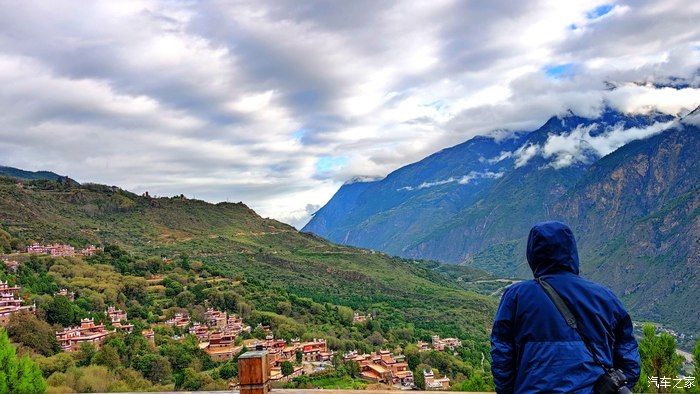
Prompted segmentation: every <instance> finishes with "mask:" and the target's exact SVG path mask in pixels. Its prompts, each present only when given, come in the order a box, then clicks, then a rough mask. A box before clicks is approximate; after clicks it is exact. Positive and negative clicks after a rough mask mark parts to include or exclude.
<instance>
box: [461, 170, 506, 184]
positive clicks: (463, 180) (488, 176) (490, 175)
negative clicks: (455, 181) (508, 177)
mask: <svg viewBox="0 0 700 394" xmlns="http://www.w3.org/2000/svg"><path fill="white" fill-rule="evenodd" d="M502 176H503V172H492V171H485V172H477V171H471V172H470V173H469V174H467V175H465V176H463V177H462V178H460V180H459V184H460V185H466V184H468V183H470V182H471V181H473V180H474V179H480V178H482V179H483V178H486V179H498V178H500V177H502Z"/></svg>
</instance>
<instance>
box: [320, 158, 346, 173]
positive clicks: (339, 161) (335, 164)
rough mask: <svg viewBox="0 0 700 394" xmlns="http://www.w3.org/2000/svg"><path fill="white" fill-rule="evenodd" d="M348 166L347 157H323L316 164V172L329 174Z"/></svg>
mask: <svg viewBox="0 0 700 394" xmlns="http://www.w3.org/2000/svg"><path fill="white" fill-rule="evenodd" d="M346 164H348V158H347V157H346V156H321V158H320V159H318V161H317V162H316V171H318V172H329V171H332V170H335V169H338V168H340V167H343V166H344V165H346Z"/></svg>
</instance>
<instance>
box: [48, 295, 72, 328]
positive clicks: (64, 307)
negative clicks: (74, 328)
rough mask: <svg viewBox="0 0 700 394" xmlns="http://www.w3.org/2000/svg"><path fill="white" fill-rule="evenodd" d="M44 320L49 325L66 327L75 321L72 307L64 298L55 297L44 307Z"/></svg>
mask: <svg viewBox="0 0 700 394" xmlns="http://www.w3.org/2000/svg"><path fill="white" fill-rule="evenodd" d="M46 320H47V321H48V322H49V323H51V324H60V325H62V326H64V327H68V326H70V325H72V324H73V322H74V321H75V314H74V310H73V305H71V302H70V300H69V299H68V298H66V297H64V296H55V297H54V298H53V300H52V301H51V302H50V303H49V304H48V305H47V306H46Z"/></svg>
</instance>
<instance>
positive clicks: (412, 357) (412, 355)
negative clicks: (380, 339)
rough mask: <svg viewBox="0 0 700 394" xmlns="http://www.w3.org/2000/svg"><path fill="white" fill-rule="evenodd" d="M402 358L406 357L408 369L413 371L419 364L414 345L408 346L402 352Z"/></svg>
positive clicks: (418, 355)
mask: <svg viewBox="0 0 700 394" xmlns="http://www.w3.org/2000/svg"><path fill="white" fill-rule="evenodd" d="M403 354H404V356H406V362H407V363H408V368H409V369H410V370H413V369H414V368H416V366H418V364H420V351H419V350H418V346H416V345H413V344H411V345H408V346H406V349H404V351H403Z"/></svg>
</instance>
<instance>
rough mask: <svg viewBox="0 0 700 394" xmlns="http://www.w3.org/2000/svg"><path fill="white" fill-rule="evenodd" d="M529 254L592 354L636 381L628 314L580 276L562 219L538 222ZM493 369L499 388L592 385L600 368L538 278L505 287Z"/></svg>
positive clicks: (575, 389)
mask: <svg viewBox="0 0 700 394" xmlns="http://www.w3.org/2000/svg"><path fill="white" fill-rule="evenodd" d="M527 261H528V263H529V265H530V268H531V269H532V273H533V275H534V277H535V278H541V279H543V280H545V281H546V282H547V283H549V284H550V285H551V287H553V288H554V289H555V290H556V292H557V293H558V294H559V296H560V297H561V298H562V299H563V300H564V302H565V303H566V305H567V306H568V307H569V309H570V310H571V312H573V314H574V315H575V316H576V319H577V324H578V327H579V330H580V331H582V333H583V334H584V335H585V336H586V338H587V339H588V341H589V342H590V345H591V348H592V349H591V350H593V351H595V352H596V355H597V358H598V359H599V360H600V361H601V362H602V363H604V364H605V365H607V366H612V367H613V368H615V369H620V370H621V371H622V372H623V373H624V374H625V377H626V378H627V386H628V387H630V388H631V387H632V386H634V384H635V383H636V382H637V380H638V379H639V368H640V363H639V351H638V349H637V341H636V340H635V338H634V335H633V332H632V320H631V319H630V316H629V314H628V313H627V311H625V308H624V307H623V306H622V303H621V302H620V300H619V299H618V298H617V297H616V296H615V295H614V294H613V293H612V291H610V290H608V289H607V288H605V287H603V286H601V285H599V284H597V283H594V282H591V281H589V280H586V279H584V278H582V277H580V276H579V268H578V267H579V261H578V251H577V249H576V240H575V239H574V234H573V233H572V232H571V229H569V227H567V226H566V225H565V224H563V223H560V222H542V223H538V224H536V225H535V226H534V227H533V228H532V230H530V235H529V238H528V242H527ZM491 371H492V373H493V379H494V383H495V385H496V391H497V392H498V393H513V392H514V393H532V392H547V393H589V392H593V390H594V389H593V388H594V384H595V382H596V381H597V380H598V378H600V376H601V375H603V373H604V370H603V369H602V367H601V366H600V365H598V364H596V362H595V361H594V358H593V356H592V355H591V351H589V350H588V348H587V347H586V345H585V343H584V342H583V340H582V338H581V336H580V335H579V333H577V332H576V330H575V329H573V328H572V327H570V326H569V325H568V324H567V322H566V320H565V319H564V317H563V316H562V314H561V312H560V311H559V310H558V309H557V307H556V306H555V304H554V303H553V302H552V300H551V299H550V298H549V297H548V295H547V293H546V292H545V290H544V289H543V288H542V287H541V286H540V285H539V284H538V283H537V281H536V280H525V281H522V282H519V283H516V284H514V285H512V286H510V287H508V288H507V289H506V290H505V292H504V293H503V297H502V298H501V302H500V305H499V307H498V311H497V312H496V317H495V319H494V322H493V329H492V331H491Z"/></svg>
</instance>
